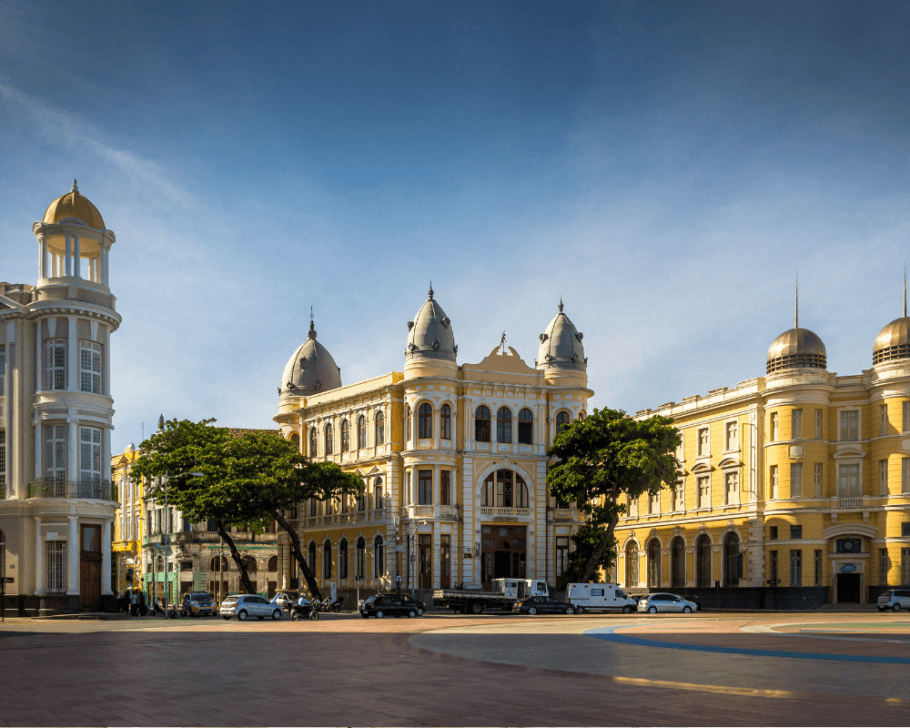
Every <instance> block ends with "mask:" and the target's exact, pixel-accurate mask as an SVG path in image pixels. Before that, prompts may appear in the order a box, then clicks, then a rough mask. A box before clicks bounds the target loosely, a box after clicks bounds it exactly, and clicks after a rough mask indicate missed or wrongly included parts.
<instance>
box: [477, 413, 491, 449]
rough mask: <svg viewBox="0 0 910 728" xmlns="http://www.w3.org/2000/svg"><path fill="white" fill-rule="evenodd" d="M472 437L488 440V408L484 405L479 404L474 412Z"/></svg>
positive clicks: (479, 440)
mask: <svg viewBox="0 0 910 728" xmlns="http://www.w3.org/2000/svg"><path fill="white" fill-rule="evenodd" d="M474 439H475V440H477V442H489V441H490V408H489V407H487V406H485V405H480V407H478V408H477V409H476V410H475V412H474Z"/></svg>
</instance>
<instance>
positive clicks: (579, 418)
mask: <svg viewBox="0 0 910 728" xmlns="http://www.w3.org/2000/svg"><path fill="white" fill-rule="evenodd" d="M585 417H587V415H586V414H585V413H584V410H582V411H581V412H579V413H578V417H577V418H576V419H578V420H583V419H584V418H585Z"/></svg>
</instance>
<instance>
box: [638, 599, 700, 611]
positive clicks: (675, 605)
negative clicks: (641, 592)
mask: <svg viewBox="0 0 910 728" xmlns="http://www.w3.org/2000/svg"><path fill="white" fill-rule="evenodd" d="M696 609H698V605H697V604H696V603H695V602H690V601H689V600H687V599H683V598H682V597H678V596H676V595H675V594H648V595H647V596H643V597H642V598H641V599H639V600H638V611H639V612H648V613H649V614H655V613H657V612H684V613H685V614H689V613H690V612H694V611H695V610H696Z"/></svg>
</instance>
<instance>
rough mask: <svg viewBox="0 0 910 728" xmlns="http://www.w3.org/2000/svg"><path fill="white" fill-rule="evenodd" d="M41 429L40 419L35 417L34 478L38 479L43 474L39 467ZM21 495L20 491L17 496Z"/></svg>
mask: <svg viewBox="0 0 910 728" xmlns="http://www.w3.org/2000/svg"><path fill="white" fill-rule="evenodd" d="M42 429H43V428H42V426H41V420H40V419H35V480H38V478H40V477H42V476H43V475H44V469H43V468H42V467H41V456H42V453H41V431H42ZM24 495H25V496H26V497H28V494H24ZM22 496H23V494H22V493H20V494H19V495H18V497H20V498H21V497H22Z"/></svg>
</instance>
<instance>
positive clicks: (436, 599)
mask: <svg viewBox="0 0 910 728" xmlns="http://www.w3.org/2000/svg"><path fill="white" fill-rule="evenodd" d="M549 593H550V589H549V587H548V586H547V582H545V581H544V580H543V579H493V588H492V589H491V590H490V591H485V590H483V589H481V588H480V587H470V586H462V588H460V589H436V590H435V591H434V592H433V604H434V605H435V606H437V607H442V608H443V609H451V610H452V611H454V612H455V613H456V614H459V613H464V614H480V613H482V612H483V611H484V610H487V609H501V610H504V611H511V609H512V605H513V604H515V602H519V601H521V600H522V599H527V598H528V597H537V596H548V595H549Z"/></svg>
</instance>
